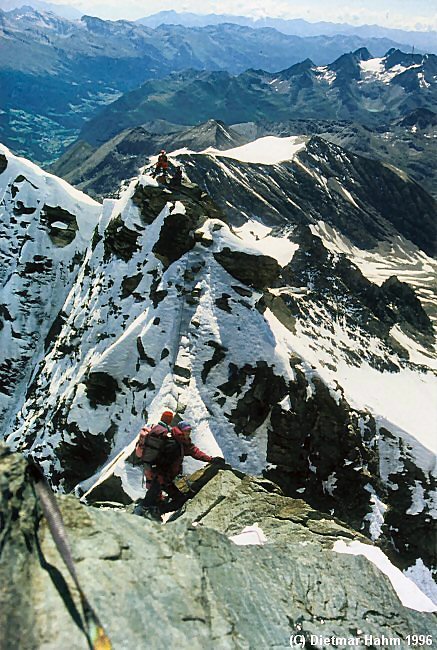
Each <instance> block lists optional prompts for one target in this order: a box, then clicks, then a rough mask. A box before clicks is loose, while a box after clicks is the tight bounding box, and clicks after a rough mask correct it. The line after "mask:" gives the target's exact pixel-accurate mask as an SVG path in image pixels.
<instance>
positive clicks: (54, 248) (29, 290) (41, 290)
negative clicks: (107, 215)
mask: <svg viewBox="0 0 437 650" xmlns="http://www.w3.org/2000/svg"><path fill="white" fill-rule="evenodd" d="M1 161H2V164H1V167H0V169H1V172H0V201H1V203H0V212H1V226H0V304H1V306H0V428H1V430H4V428H5V426H6V424H7V421H8V418H9V416H10V413H11V410H13V409H14V408H15V406H16V399H17V397H18V395H19V393H20V391H25V390H26V388H25V387H26V383H27V382H28V381H29V379H30V377H31V374H32V372H33V370H34V367H35V365H36V364H37V363H38V361H39V360H40V357H41V354H42V352H43V350H44V342H45V339H46V337H47V336H48V335H49V332H50V327H51V325H52V323H53V322H54V320H55V318H56V316H57V315H58V312H59V311H60V310H61V307H62V305H63V303H64V301H65V298H66V296H67V294H68V291H69V290H70V287H71V286H72V284H73V282H74V280H75V277H76V275H77V273H78V270H79V266H80V263H81V262H82V259H83V257H84V255H85V250H86V248H87V246H88V243H89V240H90V238H91V234H92V231H93V229H94V227H95V225H96V223H97V220H98V218H99V214H100V209H101V206H100V205H99V204H98V203H96V202H95V201H93V200H92V199H90V198H89V197H87V196H85V195H84V194H82V193H81V192H78V191H77V190H75V189H74V188H72V187H70V186H68V185H67V184H66V183H65V182H64V181H61V180H60V179H58V178H56V177H54V176H51V175H49V174H46V173H44V172H43V171H42V170H41V169H39V168H38V167H36V166H35V165H32V164H31V163H29V162H27V161H25V160H23V159H19V158H16V157H15V156H13V155H12V154H11V153H10V152H9V151H8V150H7V149H6V148H5V147H2V148H1Z"/></svg>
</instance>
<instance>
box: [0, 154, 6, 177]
mask: <svg viewBox="0 0 437 650" xmlns="http://www.w3.org/2000/svg"><path fill="white" fill-rule="evenodd" d="M7 166H8V159H7V158H6V156H4V155H3V154H2V153H0V174H3V172H4V171H5V170H6V168H7Z"/></svg>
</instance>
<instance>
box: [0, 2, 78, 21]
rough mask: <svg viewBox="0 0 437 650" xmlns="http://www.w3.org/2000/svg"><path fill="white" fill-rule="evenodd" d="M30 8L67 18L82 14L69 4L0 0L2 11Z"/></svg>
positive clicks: (70, 18) (74, 17)
mask: <svg viewBox="0 0 437 650" xmlns="http://www.w3.org/2000/svg"><path fill="white" fill-rule="evenodd" d="M23 7H24V8H26V9H27V8H29V7H30V8H32V9H37V10H38V11H51V12H52V13H54V14H55V15H56V16H61V17H62V18H68V19H69V20H77V19H79V18H80V17H81V16H82V12H81V11H79V10H78V9H75V8H74V7H72V6H71V5H66V4H65V5H60V4H53V3H52V2H42V1H41V0H30V1H25V2H23V1H22V0H0V9H2V10H3V11H11V10H12V9H20V8H23Z"/></svg>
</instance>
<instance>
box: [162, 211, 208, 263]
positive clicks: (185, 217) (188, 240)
mask: <svg viewBox="0 0 437 650" xmlns="http://www.w3.org/2000/svg"><path fill="white" fill-rule="evenodd" d="M204 218H205V217H203V215H202V214H199V213H198V211H197V210H192V209H190V206H188V209H187V211H186V212H185V214H182V213H175V212H172V213H170V214H169V215H168V216H167V218H166V219H165V221H164V223H163V225H162V228H161V231H160V233H159V239H158V240H157V242H156V244H155V245H154V247H153V249H152V250H153V252H154V253H155V255H156V256H157V257H159V259H160V260H161V261H162V263H163V265H164V267H165V268H167V267H168V266H169V265H170V264H171V263H172V262H175V261H176V260H178V259H179V258H180V257H182V255H184V254H185V253H187V252H188V251H189V250H191V249H192V248H193V246H194V244H195V237H194V230H195V229H196V228H198V227H199V226H200V225H201V222H202V220H203V219H204Z"/></svg>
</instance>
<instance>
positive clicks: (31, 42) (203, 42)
mask: <svg viewBox="0 0 437 650" xmlns="http://www.w3.org/2000/svg"><path fill="white" fill-rule="evenodd" d="M0 35H1V38H0V85H1V87H2V111H3V112H2V113H1V114H0V138H1V140H2V141H3V142H4V143H5V144H6V145H7V146H9V147H11V148H12V149H13V150H14V151H15V152H16V153H18V154H20V155H25V156H29V157H31V158H32V159H33V160H35V161H36V162H39V163H45V164H47V163H50V162H53V161H54V160H55V159H56V158H58V157H59V155H60V154H62V152H63V151H64V150H65V149H66V148H67V147H68V145H70V144H71V143H72V142H74V141H75V140H76V138H77V135H78V133H79V131H80V129H81V127H82V126H83V125H84V123H85V122H86V120H88V119H89V118H91V117H92V116H93V115H94V114H96V113H97V112H98V111H99V110H100V108H101V107H102V106H103V105H105V104H108V103H110V102H111V101H113V100H114V99H117V98H118V97H119V96H120V95H121V94H122V93H125V92H126V91H129V90H133V89H134V88H136V87H138V86H140V85H141V84H143V83H144V82H145V81H147V80H148V79H158V78H162V77H164V76H166V75H168V74H169V73H172V72H180V71H182V70H185V69H187V68H191V69H193V70H197V71H205V70H206V71H215V70H222V71H225V72H226V73H231V74H239V73H242V72H243V71H245V70H246V69H248V68H255V69H258V68H260V69H263V70H267V71H274V70H282V69H284V68H287V67H289V66H291V65H293V64H296V63H298V62H300V61H302V60H303V59H305V58H309V59H311V60H312V61H314V63H315V64H316V65H326V64H328V63H330V62H331V61H333V60H334V59H336V58H338V57H339V56H341V55H342V54H343V53H344V52H349V51H351V50H356V49H357V48H360V47H362V46H366V47H368V48H369V49H370V50H371V51H372V52H373V53H374V55H375V56H382V55H383V54H384V53H385V52H386V51H387V50H388V49H389V48H391V47H392V46H393V47H394V46H396V43H394V42H393V41H391V40H388V39H379V38H376V39H375V38H365V39H363V38H360V37H359V36H354V35H345V36H313V37H308V38H300V37H298V36H291V35H285V34H282V33H280V32H278V31H276V30H274V29H270V28H269V29H251V28H250V27H246V26H240V25H229V24H226V25H215V26H209V27H199V28H193V27H183V26H177V25H176V26H172V25H164V26H162V27H159V28H157V29H151V28H149V27H146V26H144V25H140V24H135V23H131V22H128V21H116V22H112V21H104V20H101V19H99V18H92V17H90V16H83V17H82V18H81V20H76V21H70V20H66V19H65V18H61V17H59V16H56V15H54V14H53V13H45V12H42V11H36V10H33V9H32V8H29V7H26V8H23V9H17V10H14V11H10V12H7V13H5V12H3V11H0ZM190 74H192V73H189V75H188V78H190ZM193 79H194V77H193ZM156 83H157V88H158V90H159V91H161V90H162V83H161V82H156ZM166 83H167V82H166ZM141 92H142V91H141ZM140 94H141V93H140ZM129 101H130V99H129ZM157 117H163V116H161V115H158V116H157ZM210 117H214V116H213V115H207V116H206V118H202V121H203V119H209V118H210ZM196 119H197V118H196ZM196 119H193V120H192V121H191V122H190V123H191V124H194V123H195V122H196ZM173 121H174V120H173ZM175 121H176V122H179V121H180V120H179V119H176V120H175ZM226 121H228V120H226ZM126 126H128V125H126ZM122 128H124V125H122V126H121V129H122ZM121 129H120V130H121Z"/></svg>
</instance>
